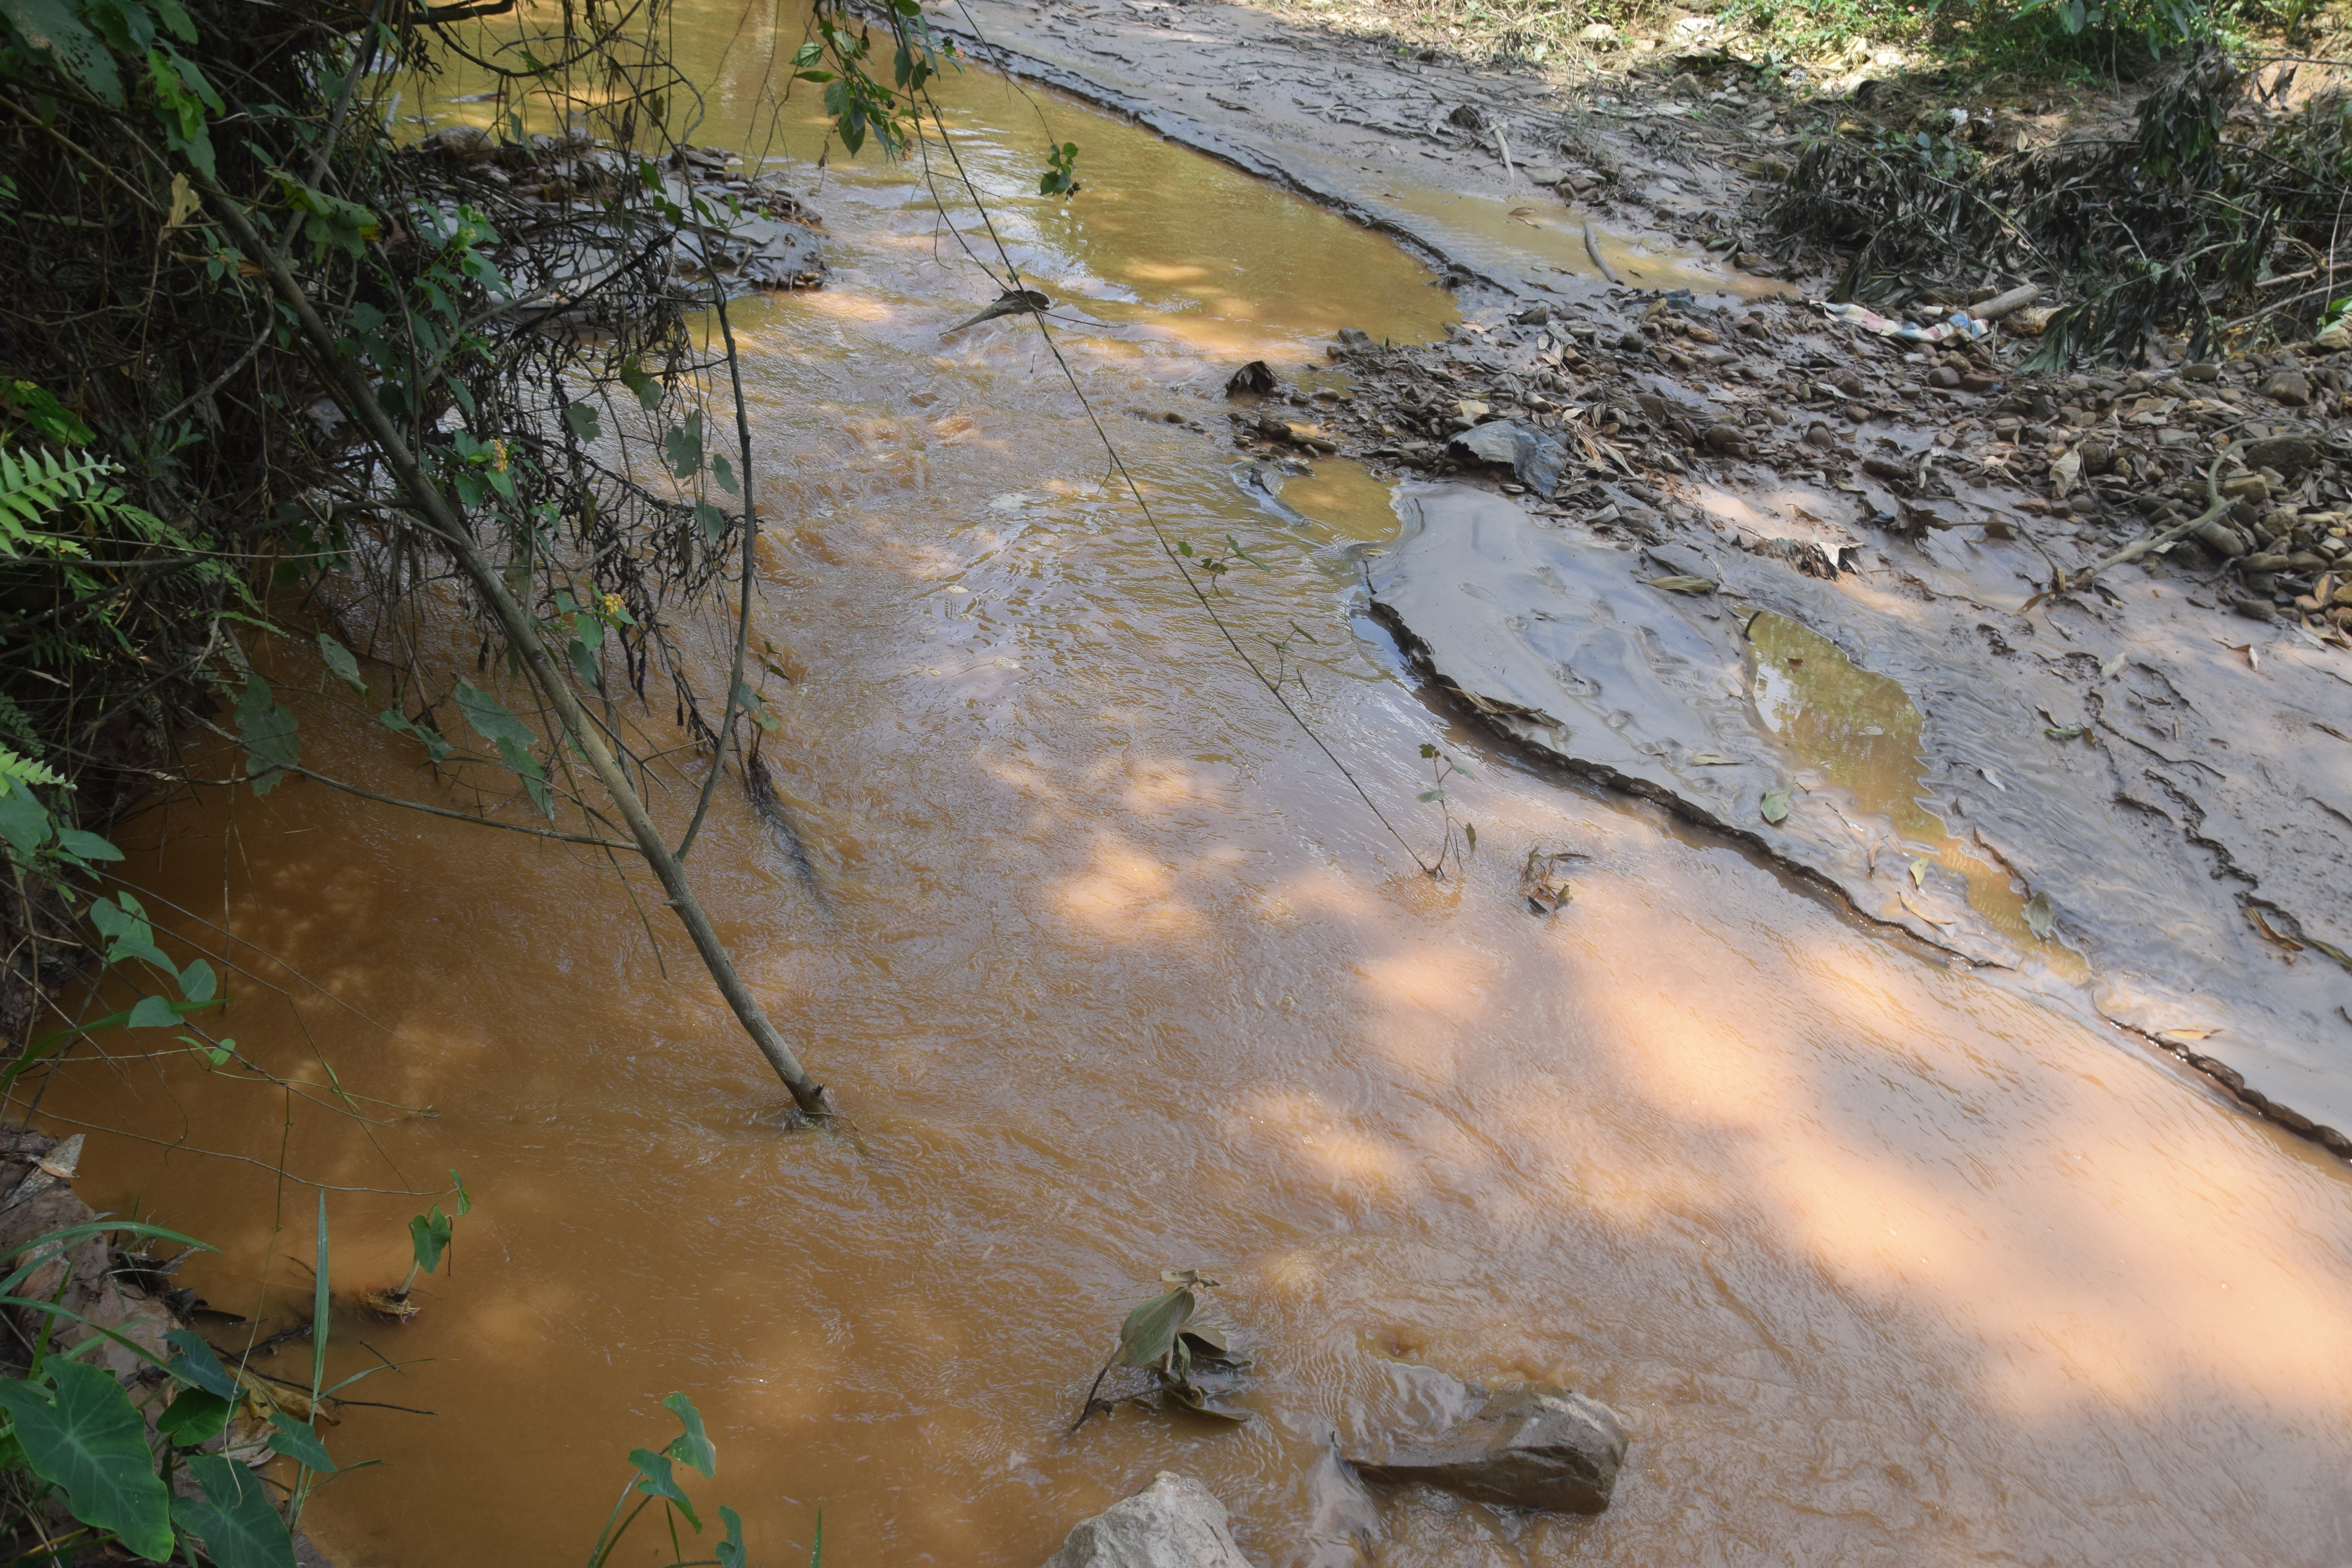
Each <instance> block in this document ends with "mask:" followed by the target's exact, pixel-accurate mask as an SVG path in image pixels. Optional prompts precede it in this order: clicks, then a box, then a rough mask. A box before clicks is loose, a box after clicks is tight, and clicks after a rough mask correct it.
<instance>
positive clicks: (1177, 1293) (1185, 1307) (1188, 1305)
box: [1118, 1285, 1194, 1366]
mask: <svg viewBox="0 0 2352 1568" xmlns="http://www.w3.org/2000/svg"><path fill="white" fill-rule="evenodd" d="M1193 1305H1194V1299H1193V1296H1192V1287H1191V1286H1189V1285H1179V1286H1177V1287H1176V1289H1173V1290H1171V1291H1169V1292H1167V1293H1166V1294H1165V1295H1161V1296H1154V1297H1153V1298H1152V1299H1151V1300H1149V1301H1146V1302H1144V1303H1143V1305H1141V1306H1140V1307H1138V1308H1136V1309H1135V1310H1133V1311H1131V1312H1129V1314H1128V1315H1127V1321H1125V1322H1123V1323H1121V1324H1119V1326H1118V1364H1119V1365H1120V1366H1152V1365H1155V1364H1157V1363H1159V1362H1160V1359H1161V1358H1162V1357H1164V1356H1166V1355H1167V1353H1168V1352H1169V1350H1170V1348H1171V1346H1173V1345H1174V1344H1175V1342H1176V1331H1177V1330H1179V1329H1181V1328H1182V1327H1183V1326H1184V1324H1185V1323H1186V1321H1189V1320H1190V1319H1191V1318H1192V1308H1193Z"/></svg>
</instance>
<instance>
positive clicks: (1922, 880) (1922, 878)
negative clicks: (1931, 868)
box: [1911, 855, 1927, 888]
mask: <svg viewBox="0 0 2352 1568" xmlns="http://www.w3.org/2000/svg"><path fill="white" fill-rule="evenodd" d="M1911 885H1912V886H1913V887H1915V888H1924V887H1926V886H1927V857H1926V856H1925V855H1915V856H1913V857H1912V858H1911Z"/></svg>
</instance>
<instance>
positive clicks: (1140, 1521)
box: [1045, 1470, 1250, 1568]
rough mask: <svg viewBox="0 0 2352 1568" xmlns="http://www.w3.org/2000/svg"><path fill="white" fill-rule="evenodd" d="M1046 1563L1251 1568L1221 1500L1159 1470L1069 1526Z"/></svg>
mask: <svg viewBox="0 0 2352 1568" xmlns="http://www.w3.org/2000/svg"><path fill="white" fill-rule="evenodd" d="M1045 1568H1250V1561H1249V1559H1248V1558H1246V1557H1244V1556H1243V1555H1242V1549H1241V1548H1240V1547H1238V1546H1236V1545H1234V1531H1233V1527H1232V1525H1231V1524H1230V1523H1228V1522H1227V1521H1226V1517H1225V1505H1224V1504H1223V1503H1221V1502H1219V1501H1218V1500H1216V1498H1215V1496H1214V1495H1213V1494H1212V1493H1211V1492H1210V1490H1209V1489H1208V1488H1206V1487H1204V1486H1202V1484H1201V1483H1200V1482H1198V1481H1196V1480H1194V1479H1192V1477H1190V1476H1180V1475H1178V1474H1177V1473H1176V1472H1175V1471H1173V1470H1162V1471H1160V1476H1159V1479H1157V1480H1154V1481H1153V1482H1152V1483H1151V1484H1150V1486H1149V1487H1147V1488H1145V1489H1143V1490H1141V1491H1139V1492H1138V1493H1136V1494H1135V1495H1134V1496H1133V1497H1131V1498H1123V1499H1121V1500H1119V1501H1118V1502H1115V1503H1113V1504H1111V1505H1110V1507H1108V1508H1107V1509H1105V1510H1102V1512H1100V1513H1098V1514H1097V1515H1095V1516H1094V1518H1092V1519H1090V1520H1087V1521H1085V1522H1084V1523H1082V1524H1080V1525H1079V1526H1078V1527H1077V1528H1076V1530H1073V1531H1070V1534H1069V1539H1068V1540H1066V1541H1065V1542H1062V1549H1061V1550H1060V1551H1059V1552H1055V1553H1054V1555H1053V1557H1052V1559H1051V1560H1050V1561H1048V1562H1047V1563H1046V1564H1045Z"/></svg>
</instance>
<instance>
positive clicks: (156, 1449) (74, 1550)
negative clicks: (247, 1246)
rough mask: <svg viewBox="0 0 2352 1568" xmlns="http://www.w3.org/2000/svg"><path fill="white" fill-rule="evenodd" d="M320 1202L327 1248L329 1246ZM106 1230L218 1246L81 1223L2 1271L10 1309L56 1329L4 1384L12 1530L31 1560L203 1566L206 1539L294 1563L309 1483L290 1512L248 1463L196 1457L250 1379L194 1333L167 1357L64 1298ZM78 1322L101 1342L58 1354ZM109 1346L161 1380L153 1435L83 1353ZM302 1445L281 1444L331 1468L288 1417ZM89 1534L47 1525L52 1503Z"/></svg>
mask: <svg viewBox="0 0 2352 1568" xmlns="http://www.w3.org/2000/svg"><path fill="white" fill-rule="evenodd" d="M323 1214H324V1211H323V1208H322V1210H321V1229H320V1237H321V1241H320V1247H321V1253H322V1256H323V1251H324V1237H325V1230H324V1221H323ZM95 1236H131V1237H144V1238H150V1239H155V1240H163V1241H170V1242H173V1243H177V1244H178V1245H181V1246H183V1247H190V1248H193V1249H198V1250H204V1251H209V1250H211V1249H210V1248H209V1247H205V1246H204V1244H203V1243H201V1242H198V1241H194V1240H193V1239H191V1238H190V1237H184V1236H181V1235H179V1234H178V1233H177V1232H174V1231H169V1230H164V1229H163V1228H162V1227H160V1226H148V1225H132V1224H123V1223H116V1222H106V1223H99V1224H91V1225H82V1226H68V1227H66V1228H64V1229H62V1230H58V1231H53V1232H51V1233H49V1234H48V1235H47V1236H44V1237H39V1238H38V1239H37V1240H35V1241H34V1242H32V1243H30V1244H29V1245H28V1246H27V1247H25V1248H24V1249H22V1250H21V1251H20V1252H19V1253H18V1254H17V1255H16V1258H15V1259H13V1260H12V1264H13V1266H12V1268H10V1271H9V1272H8V1274H7V1275H6V1276H5V1279H0V1310H27V1311H32V1312H35V1313H38V1314H40V1315H41V1317H42V1319H43V1321H44V1323H45V1325H46V1326H45V1327H44V1328H43V1330H42V1331H41V1334H40V1336H39V1338H38V1341H37V1343H36V1345H35V1348H34V1352H33V1356H32V1359H31V1363H30V1365H29V1366H28V1367H27V1369H26V1372H25V1373H24V1375H22V1376H21V1377H8V1378H0V1415H5V1427H0V1499H5V1506H6V1508H7V1510H9V1514H8V1519H7V1528H8V1531H9V1533H11V1534H12V1535H13V1536H14V1537H15V1538H16V1540H18V1541H19V1542H33V1543H34V1544H35V1550H34V1551H33V1552H30V1553H28V1554H27V1555H26V1556H25V1557H23V1558H20V1559H19V1561H25V1562H66V1561H79V1560H81V1559H82V1558H83V1555H84V1554H85V1553H87V1552H96V1551H98V1550H100V1549H102V1548H106V1547H119V1548H120V1549H121V1550H122V1551H125V1552H130V1553H131V1554H132V1555H135V1556H137V1557H140V1558H142V1559H145V1560H147V1561H150V1562H155V1563H163V1562H169V1561H173V1559H174V1557H175V1554H176V1555H184V1557H185V1558H186V1560H187V1561H190V1562H194V1561H195V1560H196V1559H195V1552H196V1551H197V1549H198V1547H199V1546H201V1548H202V1550H203V1552H204V1555H205V1559H207V1560H208V1561H210V1562H211V1563H215V1564H216V1565H217V1568H292V1565H293V1563H294V1544H293V1537H292V1520H293V1519H294V1518H295V1517H298V1516H299V1501H300V1499H301V1497H302V1496H303V1495H305V1494H304V1493H303V1492H302V1491H301V1489H300V1488H301V1486H302V1483H303V1480H305V1479H307V1474H308V1472H307V1471H305V1472H303V1475H302V1477H301V1478H299V1479H298V1483H297V1487H298V1490H297V1493H296V1495H295V1497H294V1498H293V1499H292V1500H289V1506H288V1508H287V1509H286V1510H283V1511H281V1510H279V1508H278V1506H277V1505H276V1504H275V1503H274V1502H273V1501H272V1500H270V1498H269V1497H268V1494H267V1493H266V1492H265V1491H264V1489H263V1486H262V1482H261V1480H260V1479H259V1478H258V1477H257V1476H256V1475H254V1474H253V1473H252V1472H251V1471H250V1470H248V1469H247V1468H246V1467H244V1466H243V1465H240V1464H236V1463H235V1462H233V1461H231V1460H229V1459H227V1458H223V1457H222V1456H221V1455H219V1454H215V1453H202V1452H197V1451H195V1450H196V1449H197V1448H198V1447H199V1446H200V1445H202V1444H204V1443H206V1442H208V1441H210V1440H211V1439H213V1438H214V1437H215V1436H218V1435H219V1434H220V1433H221V1432H222V1431H223V1429H224V1428H225V1427H226V1425H227V1421H228V1417H229V1415H230V1413H231V1411H232V1410H233V1409H234V1407H235V1405H236V1402H237V1399H238V1397H239V1393H240V1391H239V1389H238V1386H237V1384H236V1381H235V1380H234V1378H232V1377H231V1375H230V1374H229V1373H228V1372H227V1370H226V1368H224V1367H223V1366H222V1365H221V1363H220V1359H219V1358H218V1357H217V1356H216V1355H215V1354H214V1353H213V1351H212V1348H211V1347H210V1346H209V1345H206V1344H205V1342H204V1341H203V1340H202V1339H201V1338H199V1337H198V1336H197V1335H196V1334H194V1332H192V1331H188V1330H185V1329H179V1330H174V1331H172V1333H171V1334H170V1335H169V1336H168V1337H169V1341H170V1342H171V1344H172V1345H173V1348H174V1349H175V1350H176V1352H178V1353H176V1354H174V1355H173V1357H172V1359H171V1360H170V1361H168V1362H167V1361H163V1360H162V1359H161V1358H159V1357H157V1356H156V1355H155V1354H154V1353H153V1352H151V1351H149V1350H147V1349H146V1348H145V1347H144V1346H142V1345H140V1344H139V1343H137V1342H134V1341H132V1340H131V1339H129V1338H127V1337H125V1336H124V1335H122V1334H121V1333H119V1332H117V1331H114V1330H112V1329H110V1328H107V1327H104V1326H102V1325H100V1324H97V1323H93V1322H91V1321H89V1320H88V1319H85V1318H82V1317H81V1316H79V1314H77V1313H75V1312H73V1311H72V1310H69V1309H68V1308H66V1307H64V1306H62V1305H61V1304H60V1300H61V1299H62V1297H63V1295H64V1292H65V1283H66V1276H67V1275H68V1273H69V1270H70V1255H71V1253H72V1251H73V1249H74V1248H75V1247H76V1244H78V1243H80V1242H83V1241H86V1240H87V1239H88V1238H89V1237H95ZM60 1259H66V1260H68V1266H67V1268H65V1269H61V1270H60V1277H59V1280H58V1286H57V1288H56V1289H55V1291H54V1292H53V1294H52V1295H51V1296H50V1297H48V1298H44V1297H38V1296H30V1295H26V1294H25V1293H24V1288H25V1286H26V1283H27V1282H28V1281H29V1280H31V1279H33V1278H34V1277H35V1276H36V1275H37V1274H38V1273H39V1272H40V1271H41V1270H43V1269H44V1268H47V1267H49V1266H50V1265H51V1264H54V1263H57V1262H58V1261H59V1260H60ZM60 1322H71V1323H74V1324H77V1325H79V1326H80V1327H82V1328H84V1329H86V1330H88V1331H89V1337H88V1338H86V1339H84V1340H83V1341H82V1342H80V1343H79V1344H78V1345H76V1346H74V1347H73V1348H72V1349H71V1350H68V1351H63V1352H52V1351H51V1348H50V1347H51V1343H52V1340H51V1330H53V1329H54V1328H55V1327H56V1326H57V1325H58V1323H60ZM108 1344H112V1345H114V1346H117V1347H120V1348H121V1349H123V1350H127V1351H129V1352H131V1354H132V1355H134V1356H136V1357H137V1358H138V1359H139V1360H140V1361H142V1362H143V1363H146V1366H147V1368H148V1369H149V1373H150V1375H151V1376H152V1377H154V1378H155V1379H157V1380H158V1381H159V1384H160V1387H159V1390H158V1392H157V1394H152V1395H149V1396H148V1403H149V1404H150V1405H152V1403H153V1401H154V1400H155V1399H156V1398H161V1399H163V1402H164V1404H163V1409H162V1411H161V1413H160V1414H159V1415H158V1416H157V1418H156V1421H155V1424H154V1428H153V1430H152V1433H151V1431H150V1429H149V1426H148V1420H147V1416H146V1415H145V1414H143V1413H142V1408H141V1405H140V1403H139V1402H135V1401H134V1400H133V1399H132V1397H131V1392H130V1390H129V1389H127V1388H126V1387H125V1386H124V1385H123V1384H122V1383H121V1382H120V1381H118V1380H117V1379H116V1378H115V1377H114V1375H113V1374H112V1373H107V1372H104V1371H102V1370H100V1369H99V1368H97V1367H94V1366H91V1365H89V1364H88V1363H86V1362H84V1361H81V1360H79V1359H78V1358H79V1356H80V1355H81V1354H82V1352H85V1351H89V1350H94V1349H98V1348H100V1347H103V1346H105V1345H108ZM289 1426H293V1429H294V1430H295V1431H297V1432H299V1434H300V1436H299V1440H298V1441H294V1442H291V1443H289V1444H287V1445H286V1446H283V1447H281V1446H280V1443H279V1441H278V1436H277V1435H273V1437H272V1439H271V1447H273V1448H275V1449H277V1450H278V1451H279V1452H281V1453H283V1452H295V1453H298V1454H299V1456H300V1457H301V1458H300V1459H299V1462H300V1463H303V1464H308V1465H312V1466H317V1467H323V1468H326V1469H328V1470H331V1469H332V1468H334V1467H333V1461H332V1460H331V1459H330V1458H328V1457H327V1454H326V1450H325V1448H324V1446H323V1445H321V1444H320V1442H319V1440H318V1436H317V1433H316V1430H315V1428H314V1427H311V1426H300V1425H298V1424H293V1423H290V1422H289ZM183 1467H184V1468H186V1470H187V1472H188V1474H189V1475H190V1476H191V1477H192V1478H193V1479H194V1481H195V1483H196V1485H195V1489H194V1492H193V1493H192V1494H190V1495H181V1496H175V1495H173V1484H172V1483H173V1475H174V1473H175V1471H177V1470H179V1469H180V1468H183ZM53 1501H54V1502H55V1503H58V1504H59V1505H61V1506H62V1508H63V1510H64V1511H66V1512H67V1513H68V1514H69V1515H70V1516H71V1517H72V1518H73V1519H74V1520H75V1521H78V1523H79V1529H75V1530H68V1531H64V1532H62V1533H58V1532H57V1531H55V1530H54V1529H53V1527H52V1526H51V1525H50V1524H49V1523H48V1510H49V1507H50V1505H51V1503H52V1502H53Z"/></svg>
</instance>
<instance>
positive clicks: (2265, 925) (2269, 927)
mask: <svg viewBox="0 0 2352 1568" xmlns="http://www.w3.org/2000/svg"><path fill="white" fill-rule="evenodd" d="M2246 918H2247V919H2248V920H2250V921H2253V923H2254V929H2255V930H2256V931H2260V932H2262V934H2263V941H2265V942H2275V943H2276V944H2277V945H2279V946H2280V947H2283V948H2284V949H2286V950H2287V952H2302V951H2303V943H2301V942H2297V941H2295V940H2294V938H2293V937H2291V936H2289V935H2287V934H2286V932H2284V931H2281V930H2279V929H2278V927H2276V926H2274V925H2273V924H2271V922H2270V921H2267V920H2264V919H2263V911H2262V910H2258V909H2256V908H2254V907H2253V906H2252V904H2249V905H2247V906H2246Z"/></svg>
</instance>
